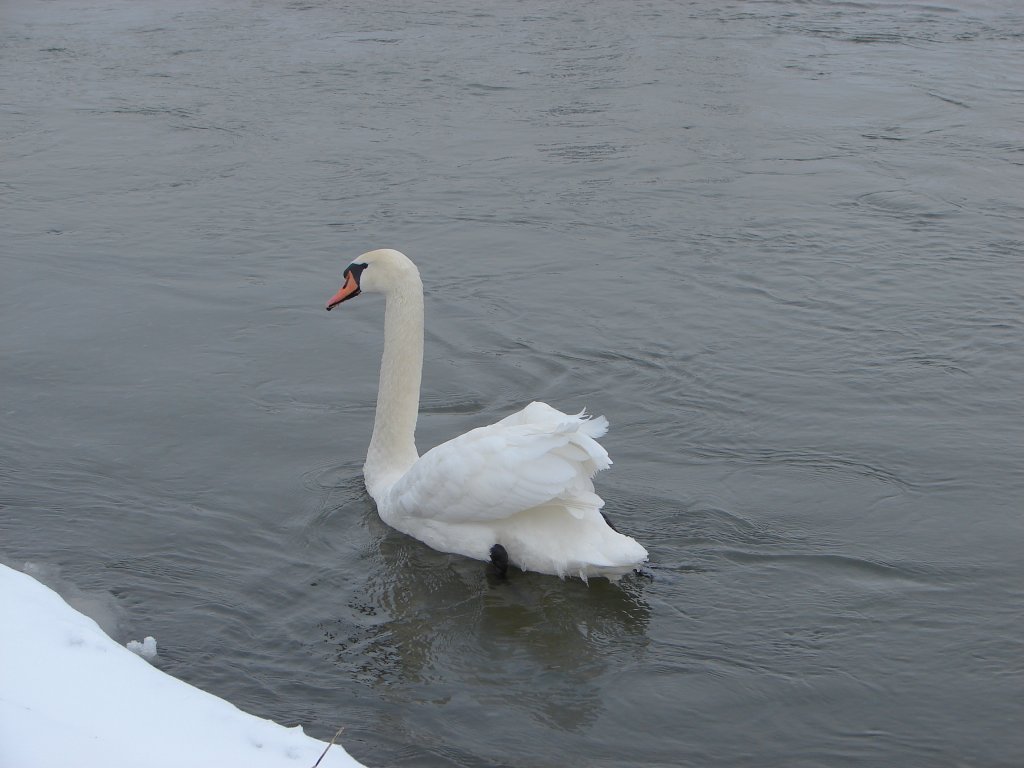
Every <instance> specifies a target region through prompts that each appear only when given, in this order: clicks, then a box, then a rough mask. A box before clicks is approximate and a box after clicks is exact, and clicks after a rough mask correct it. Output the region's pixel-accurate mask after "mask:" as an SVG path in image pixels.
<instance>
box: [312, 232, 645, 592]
mask: <svg viewBox="0 0 1024 768" xmlns="http://www.w3.org/2000/svg"><path fill="white" fill-rule="evenodd" d="M362 291H367V292H371V291H372V292H379V293H383V294H384V295H385V297H386V309H385V318H384V354H383V357H382V359H381V369H380V387H379V391H378V395H377V411H376V417H375V420H374V426H373V436H372V437H371V438H370V447H369V449H368V451H367V455H366V463H365V464H364V465H363V476H364V478H365V482H366V489H367V491H368V492H369V494H370V496H372V497H373V500H374V501H375V502H376V503H377V510H378V511H379V513H380V517H381V519H382V520H383V521H384V522H385V523H387V524H388V525H390V526H392V527H394V528H397V529H398V530H399V531H402V532H403V533H406V534H408V535H410V536H413V537H415V538H417V539H419V540H420V541H422V542H424V543H425V544H427V545H429V546H431V547H433V548H434V549H437V550H440V551H442V552H451V553H455V554H460V555H465V556H466V557H471V558H475V559H477V560H484V561H487V560H494V557H495V555H494V553H495V549H496V548H497V549H498V550H499V551H500V552H501V553H502V557H503V558H504V557H505V555H506V554H507V561H508V563H511V564H512V565H516V566H518V567H520V568H522V569H523V570H527V571H536V572H539V573H549V574H554V575H557V576H562V577H564V576H580V577H581V578H583V579H587V578H588V577H590V576H607V577H609V578H617V577H619V576H621V575H623V574H625V573H628V572H629V571H631V570H633V569H634V568H637V567H639V566H640V564H641V563H643V562H644V561H646V559H647V550H645V549H644V548H643V547H642V546H640V544H638V543H637V542H636V541H635V540H633V539H631V538H630V537H628V536H624V535H622V534H620V533H618V532H617V531H615V530H614V529H613V528H612V527H611V526H610V525H609V524H608V523H607V522H606V521H605V519H604V516H603V515H602V514H601V507H602V506H604V502H603V501H602V500H601V497H600V496H598V495H597V494H595V493H594V485H593V482H592V479H591V478H592V477H593V475H594V474H595V473H596V472H597V471H598V470H601V469H605V468H607V467H608V466H609V465H610V464H611V461H610V460H609V458H608V454H607V452H606V451H605V450H604V448H602V447H601V445H600V444H599V443H598V442H597V438H599V437H601V436H602V435H603V434H604V433H605V431H606V430H607V428H608V422H607V420H606V419H605V418H604V417H600V418H597V419H588V418H585V417H584V416H583V414H579V415H576V416H571V415H569V414H566V413H562V412H561V411H559V410H556V409H555V408H552V407H551V406H550V405H546V404H545V403H531V404H530V405H528V406H526V408H524V409H522V410H521V411H518V412H517V413H513V414H512V415H511V416H508V417H506V418H504V419H502V420H501V421H499V422H496V423H495V424H491V425H490V426H486V427H480V428H478V429H474V430H471V431H470V432H467V433H466V434H464V435H460V436H459V437H456V438H455V439H453V440H449V441H448V442H447V443H443V444H442V445H439V446H437V447H436V448H434V449H432V450H430V451H428V452H427V453H425V454H424V455H423V456H419V454H418V453H417V451H416V444H415V439H414V437H415V431H416V417H417V415H418V412H419V396H420V379H421V375H422V371H423V285H422V283H421V282H420V276H419V271H418V270H417V269H416V266H415V265H414V264H413V263H412V262H411V261H410V260H409V259H408V258H407V257H406V256H404V255H403V254H401V253H399V252H398V251H393V250H387V249H385V250H379V251H371V252H369V253H366V254H363V255H362V256H360V257H359V258H358V259H356V261H354V262H352V264H351V265H349V267H348V268H347V269H346V270H345V284H344V285H343V286H342V288H341V290H339V291H338V293H337V294H336V295H335V296H334V297H333V298H332V299H331V301H330V303H328V305H327V308H328V309H332V308H333V307H335V306H337V305H338V304H340V303H341V302H343V301H345V300H347V299H350V298H352V297H353V296H356V295H358V294H359V293H360V292H362Z"/></svg>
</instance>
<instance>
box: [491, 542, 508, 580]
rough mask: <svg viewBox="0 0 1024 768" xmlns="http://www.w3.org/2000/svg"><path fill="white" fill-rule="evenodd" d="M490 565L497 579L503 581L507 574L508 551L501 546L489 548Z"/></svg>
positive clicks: (496, 545)
mask: <svg viewBox="0 0 1024 768" xmlns="http://www.w3.org/2000/svg"><path fill="white" fill-rule="evenodd" d="M491 565H493V566H494V570H495V571H497V574H498V578H501V579H504V578H505V576H506V575H507V574H508V551H507V550H506V549H505V548H504V547H503V546H501V544H495V545H494V546H493V547H491Z"/></svg>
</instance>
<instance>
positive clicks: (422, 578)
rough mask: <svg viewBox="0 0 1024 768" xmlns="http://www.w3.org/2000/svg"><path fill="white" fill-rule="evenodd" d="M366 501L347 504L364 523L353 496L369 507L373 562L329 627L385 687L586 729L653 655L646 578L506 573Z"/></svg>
mask: <svg viewBox="0 0 1024 768" xmlns="http://www.w3.org/2000/svg"><path fill="white" fill-rule="evenodd" d="M346 485H347V484H346ZM346 490H350V488H349V489H346ZM354 501H355V500H354V499H350V501H349V502H347V503H346V504H345V505H344V508H343V509H339V510H338V512H339V514H345V515H347V516H348V519H349V525H357V523H356V521H355V520H354V519H353V518H354V515H352V513H353V511H354V510H353V507H355V506H357V505H358V506H359V507H361V508H362V520H361V524H362V526H363V527H364V531H365V532H367V533H368V534H369V541H368V542H367V545H366V546H365V548H364V550H363V555H364V557H365V560H364V562H363V565H364V566H365V571H364V572H363V576H362V578H361V579H357V582H359V583H357V584H350V585H349V586H350V588H349V589H348V590H347V591H346V592H345V599H346V605H345V606H344V611H343V615H341V616H339V617H338V618H337V619H336V620H334V621H327V622H323V623H322V624H321V627H322V629H323V631H324V633H325V638H326V639H327V641H328V647H329V648H330V649H331V651H330V652H331V654H332V661H333V662H334V663H335V664H336V665H338V666H340V667H342V668H344V669H345V671H346V672H347V673H348V674H351V675H353V676H354V677H355V678H357V679H358V680H359V681H360V682H362V683H363V684H365V685H367V686H370V687H372V688H373V689H374V690H375V693H376V694H377V695H381V696H383V697H387V698H394V699H396V700H397V699H401V700H403V701H405V702H406V703H408V704H417V703H422V704H430V705H431V707H435V705H439V704H440V705H447V706H448V709H449V714H448V717H449V718H455V719H458V718H459V717H461V716H462V715H463V714H464V715H465V716H466V717H474V716H476V717H478V716H479V714H480V708H481V707H483V708H486V709H487V711H488V712H490V713H494V712H501V713H503V716H505V717H507V716H509V715H515V716H522V717H528V718H530V719H533V720H536V721H541V722H543V723H545V724H546V725H547V726H548V727H554V728H558V729H560V730H564V731H580V730H582V729H584V728H586V727H587V726H588V725H590V724H591V723H593V722H594V720H595V719H596V718H597V717H598V716H599V715H600V714H601V713H602V712H603V710H604V707H606V706H608V705H609V703H610V702H609V696H608V690H609V688H610V687H613V686H614V679H615V676H617V675H619V674H628V671H629V669H630V668H631V667H632V666H633V665H634V664H636V663H637V662H638V660H639V658H640V657H641V656H642V655H643V653H644V650H645V648H646V646H647V644H648V639H647V635H646V633H647V627H648V623H649V620H650V609H649V607H648V605H647V603H646V602H645V600H644V598H643V581H642V580H641V579H639V578H636V577H627V578H625V579H623V580H622V581H621V582H619V583H618V584H612V583H609V582H608V581H607V580H605V579H593V580H591V582H590V584H589V585H588V584H584V583H583V582H581V581H579V580H570V581H561V580H559V579H557V578H554V577H551V576H542V575H537V574H527V573H522V572H520V571H517V570H513V571H511V572H510V574H509V577H508V578H507V579H498V578H497V577H496V576H495V575H494V574H493V573H489V571H488V566H487V564H485V563H481V562H476V561H472V560H468V559H465V558H461V557H457V556H451V555H445V554H442V553H438V552H435V551H433V550H431V549H429V548H428V547H426V546H425V545H423V544H421V543H419V542H417V541H415V540H413V539H411V538H409V537H407V536H404V535H402V534H400V533H398V532H396V531H394V530H392V529H391V528H389V527H388V526H386V525H384V524H383V523H382V522H381V521H380V519H379V518H378V517H377V514H376V510H375V509H374V507H373V503H372V501H371V500H370V499H369V498H367V497H365V496H364V497H362V500H361V501H359V502H357V503H351V502H354ZM332 527H333V526H332ZM339 607H340V606H339ZM435 708H436V707H435ZM442 709H444V707H442ZM474 713H475V714H474ZM456 727H457V726H456Z"/></svg>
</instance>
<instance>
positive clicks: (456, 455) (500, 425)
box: [390, 403, 611, 523]
mask: <svg viewBox="0 0 1024 768" xmlns="http://www.w3.org/2000/svg"><path fill="white" fill-rule="evenodd" d="M607 428H608V422H607V420H606V419H604V417H600V418H598V419H587V418H585V417H584V416H583V414H579V415H577V416H570V415H568V414H565V413H562V412H561V411H558V410H556V409H554V408H552V407H551V406H549V405H545V404H544V403H532V404H531V405H529V406H527V407H526V408H524V409H523V410H522V411H519V412H518V413H514V414H512V415H511V416H509V417H507V418H505V419H502V420H501V421H499V422H497V423H495V424H491V425H490V426H487V427H480V428H479V429H474V430H472V431H471V432H467V433H466V434H464V435H460V436H459V437H456V438H455V439H454V440H450V441H448V442H447V443H443V444H442V445H439V446H437V447H436V448H434V449H432V450H430V451H428V452H427V453H425V454H424V455H423V456H421V457H420V459H419V460H418V461H417V462H416V463H415V464H414V465H413V466H412V468H411V469H410V470H409V471H408V472H407V473H406V474H405V475H404V476H403V477H402V478H401V479H400V480H399V481H398V482H397V483H395V485H394V486H393V487H392V489H391V492H390V494H391V496H390V501H391V503H392V504H393V505H394V508H395V509H396V510H397V511H399V512H400V513H401V514H404V515H407V516H409V517H419V518H430V519H434V520H440V521H444V522H450V523H466V522H486V521H491V520H500V519H503V518H506V517H509V516H511V515H514V514H516V513H517V512H521V511H523V510H525V509H530V508H532V507H536V506H538V505H541V504H545V503H547V502H550V501H552V500H558V501H559V502H560V503H562V504H564V505H565V506H566V508H567V509H568V510H569V511H570V512H571V513H573V514H574V515H577V516H581V515H582V514H583V512H584V511H585V510H586V509H596V508H600V507H601V506H603V504H604V502H603V501H601V498H600V497H599V496H598V495H597V494H595V493H594V486H593V483H592V482H591V478H592V477H593V475H594V473H595V472H597V471H598V470H601V469H605V468H606V467H608V466H609V465H610V464H611V461H610V460H609V458H608V453H607V452H606V451H605V450H604V448H602V447H601V445H600V444H599V443H598V442H597V440H596V439H595V438H596V437H600V436H601V435H603V434H604V433H605V431H606V430H607Z"/></svg>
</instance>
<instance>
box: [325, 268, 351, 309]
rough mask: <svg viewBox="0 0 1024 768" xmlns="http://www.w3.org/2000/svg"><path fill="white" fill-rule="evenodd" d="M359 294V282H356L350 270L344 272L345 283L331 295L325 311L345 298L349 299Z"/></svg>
mask: <svg viewBox="0 0 1024 768" xmlns="http://www.w3.org/2000/svg"><path fill="white" fill-rule="evenodd" d="M358 295H359V283H357V282H356V278H355V275H353V274H352V273H351V272H346V273H345V284H344V285H343V286H341V288H340V289H339V290H338V292H337V293H336V294H334V295H333V296H331V300H330V301H328V302H327V311H328V312H330V311H331V310H332V309H334V308H335V307H336V306H338V305H339V304H341V302H343V301H345V300H346V299H351V298H352V297H353V296H358Z"/></svg>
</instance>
